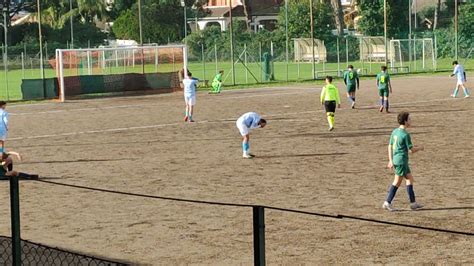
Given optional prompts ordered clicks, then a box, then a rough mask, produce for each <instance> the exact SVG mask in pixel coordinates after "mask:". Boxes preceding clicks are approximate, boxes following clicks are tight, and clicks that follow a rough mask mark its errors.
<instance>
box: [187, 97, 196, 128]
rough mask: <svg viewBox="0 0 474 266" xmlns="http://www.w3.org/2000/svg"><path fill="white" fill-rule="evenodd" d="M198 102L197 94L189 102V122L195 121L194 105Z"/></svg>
mask: <svg viewBox="0 0 474 266" xmlns="http://www.w3.org/2000/svg"><path fill="white" fill-rule="evenodd" d="M195 104H196V96H193V97H191V99H190V100H189V102H188V105H189V122H194V120H193V114H194V105H195Z"/></svg>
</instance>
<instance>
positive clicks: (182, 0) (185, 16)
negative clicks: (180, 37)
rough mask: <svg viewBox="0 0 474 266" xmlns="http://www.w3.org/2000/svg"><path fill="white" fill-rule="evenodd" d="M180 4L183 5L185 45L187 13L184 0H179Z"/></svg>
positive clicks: (185, 42)
mask: <svg viewBox="0 0 474 266" xmlns="http://www.w3.org/2000/svg"><path fill="white" fill-rule="evenodd" d="M181 6H182V7H183V12H184V44H185V45H187V43H188V41H187V40H186V36H188V25H187V24H188V16H187V15H188V14H187V11H186V2H185V1H184V0H181Z"/></svg>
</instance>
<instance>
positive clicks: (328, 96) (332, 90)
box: [321, 84, 341, 104]
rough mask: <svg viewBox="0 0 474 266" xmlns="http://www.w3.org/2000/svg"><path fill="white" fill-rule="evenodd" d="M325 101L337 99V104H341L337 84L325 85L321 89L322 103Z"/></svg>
mask: <svg viewBox="0 0 474 266" xmlns="http://www.w3.org/2000/svg"><path fill="white" fill-rule="evenodd" d="M325 101H336V103H337V104H341V99H340V98H339V90H338V89H337V87H336V86H334V85H332V84H329V85H326V86H324V87H323V90H322V91H321V103H324V102H325Z"/></svg>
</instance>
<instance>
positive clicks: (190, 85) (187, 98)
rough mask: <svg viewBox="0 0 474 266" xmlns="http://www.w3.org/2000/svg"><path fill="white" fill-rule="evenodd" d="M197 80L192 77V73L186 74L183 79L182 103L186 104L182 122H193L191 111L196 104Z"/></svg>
mask: <svg viewBox="0 0 474 266" xmlns="http://www.w3.org/2000/svg"><path fill="white" fill-rule="evenodd" d="M197 84H198V80H197V79H194V78H193V77H192V73H191V72H188V75H187V77H185V78H184V79H183V86H184V102H185V103H186V116H185V117H184V121H185V122H187V121H189V122H194V120H193V111H194V105H195V104H196V87H197Z"/></svg>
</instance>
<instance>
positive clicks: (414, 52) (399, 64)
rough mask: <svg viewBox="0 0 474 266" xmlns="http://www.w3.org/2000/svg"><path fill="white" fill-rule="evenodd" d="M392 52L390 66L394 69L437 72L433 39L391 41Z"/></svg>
mask: <svg viewBox="0 0 474 266" xmlns="http://www.w3.org/2000/svg"><path fill="white" fill-rule="evenodd" d="M390 51H391V52H390V55H391V56H390V66H391V67H392V68H394V69H400V68H407V69H408V70H409V71H425V70H436V54H435V49H434V45H433V39H431V38H420V39H415V38H414V39H400V40H390ZM407 72H408V71H407Z"/></svg>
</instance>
